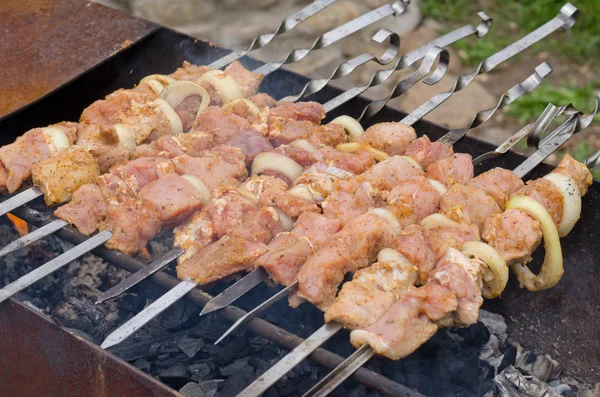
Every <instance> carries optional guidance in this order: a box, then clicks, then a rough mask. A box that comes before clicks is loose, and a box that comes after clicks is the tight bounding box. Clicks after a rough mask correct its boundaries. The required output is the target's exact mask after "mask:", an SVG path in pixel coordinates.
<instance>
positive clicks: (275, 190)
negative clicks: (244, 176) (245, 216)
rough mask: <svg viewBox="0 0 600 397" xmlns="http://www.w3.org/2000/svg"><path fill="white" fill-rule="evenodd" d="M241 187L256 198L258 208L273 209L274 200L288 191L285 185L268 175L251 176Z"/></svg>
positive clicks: (287, 186)
mask: <svg viewBox="0 0 600 397" xmlns="http://www.w3.org/2000/svg"><path fill="white" fill-rule="evenodd" d="M242 187H243V188H244V189H246V190H247V191H249V192H250V193H252V194H253V195H254V196H255V197H256V199H257V205H258V206H259V207H274V206H275V205H274V203H275V199H276V198H277V197H279V196H281V195H282V194H283V193H285V192H286V191H287V190H288V189H289V185H288V184H287V183H285V182H283V181H282V180H281V179H279V178H274V177H272V176H268V175H253V176H252V177H251V178H249V179H248V180H246V181H245V182H244V183H243V184H242Z"/></svg>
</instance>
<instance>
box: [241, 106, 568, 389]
mask: <svg viewBox="0 0 600 397" xmlns="http://www.w3.org/2000/svg"><path fill="white" fill-rule="evenodd" d="M577 118H578V115H572V116H571V117H570V118H569V119H568V120H567V121H565V122H564V123H563V124H561V126H559V127H558V130H559V131H557V133H556V134H555V136H554V138H552V139H551V140H550V141H549V142H547V143H546V145H545V146H542V147H541V148H540V149H538V151H536V152H535V153H534V155H533V156H531V157H530V158H529V159H531V158H533V159H534V160H533V161H528V160H529V159H527V160H525V162H523V164H521V165H520V166H519V167H517V168H516V169H515V171H514V172H515V173H516V174H517V175H519V176H520V177H524V176H525V175H526V174H527V173H529V172H531V171H532V170H533V169H534V168H535V167H537V166H538V165H539V164H541V163H542V162H543V161H544V160H545V159H546V158H547V157H548V156H549V155H550V154H551V153H552V152H553V151H555V150H556V149H557V148H558V147H560V146H562V144H564V143H565V142H566V141H567V140H568V139H569V138H570V137H571V136H572V135H573V133H574V132H575V129H576V128H577ZM526 163H527V165H525V164H526ZM342 328H343V326H342V324H340V323H338V322H335V321H332V322H329V323H326V324H324V325H323V326H322V327H321V328H319V329H318V330H317V331H315V332H314V333H313V334H312V335H311V336H309V337H308V338H307V339H306V340H305V341H304V342H303V343H302V344H301V345H300V346H298V347H297V348H295V349H294V350H292V351H291V352H290V353H288V354H287V355H286V356H285V357H284V358H282V359H281V360H280V361H279V362H278V363H277V364H275V365H274V366H273V367H271V368H270V369H269V370H267V371H266V372H265V373H264V374H262V375H261V376H260V377H259V378H258V379H256V380H255V381H254V382H253V383H251V384H250V385H249V386H248V387H247V388H246V389H244V390H243V391H242V392H241V394H242V395H244V396H245V397H258V396H260V395H261V394H262V393H264V392H265V391H266V390H267V389H268V388H269V387H271V386H272V385H273V384H275V382H277V381H278V380H279V379H280V378H281V377H282V376H283V375H285V374H286V373H288V372H289V371H290V370H291V369H292V368H294V367H295V366H296V365H298V364H299V363H300V362H302V361H303V360H304V359H305V358H306V357H308V356H309V355H310V353H311V352H312V351H314V350H315V349H316V348H317V347H319V346H321V345H322V344H323V343H325V342H326V341H327V340H329V339H330V338H331V337H332V336H333V335H335V334H336V333H337V332H339V330H341V329H342ZM365 350H366V348H365V349H364V350H363V351H361V352H360V353H357V352H355V353H354V354H353V355H352V356H351V357H352V360H351V359H350V358H349V359H347V360H346V361H344V363H342V364H341V365H343V366H344V368H339V367H338V368H339V369H338V368H336V369H335V370H334V371H335V372H336V373H335V374H334V375H332V376H331V377H330V378H328V380H327V381H325V382H324V384H323V385H322V387H326V388H327V390H332V389H333V388H335V387H336V386H337V385H338V384H339V383H341V382H342V381H344V380H345V379H346V378H347V377H348V376H350V375H351V374H352V373H353V372H354V371H356V369H358V368H359V367H360V365H358V363H359V362H360V361H363V362H362V363H361V365H362V364H364V362H366V361H367V360H368V359H369V358H370V357H369V353H367V352H366V351H365ZM369 350H370V349H369ZM355 360H358V361H357V362H356V363H355V362H354V361H355ZM325 383H326V384H325ZM315 387H316V386H315ZM319 387H321V386H319ZM309 392H310V391H309ZM313 392H314V391H313ZM318 395H324V394H318Z"/></svg>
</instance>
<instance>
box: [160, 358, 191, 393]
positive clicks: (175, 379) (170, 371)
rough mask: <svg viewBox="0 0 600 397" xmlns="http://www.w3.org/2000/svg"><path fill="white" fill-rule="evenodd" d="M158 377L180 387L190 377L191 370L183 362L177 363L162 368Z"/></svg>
mask: <svg viewBox="0 0 600 397" xmlns="http://www.w3.org/2000/svg"><path fill="white" fill-rule="evenodd" d="M158 377H159V378H160V380H161V381H163V382H165V383H167V384H169V385H172V387H175V388H177V389H179V388H180V387H181V386H183V385H185V384H186V383H187V382H188V381H189V379H190V372H189V371H188V369H187V367H186V366H185V365H183V364H175V365H173V366H171V367H169V368H166V369H164V370H162V371H161V372H160V373H159V374H158Z"/></svg>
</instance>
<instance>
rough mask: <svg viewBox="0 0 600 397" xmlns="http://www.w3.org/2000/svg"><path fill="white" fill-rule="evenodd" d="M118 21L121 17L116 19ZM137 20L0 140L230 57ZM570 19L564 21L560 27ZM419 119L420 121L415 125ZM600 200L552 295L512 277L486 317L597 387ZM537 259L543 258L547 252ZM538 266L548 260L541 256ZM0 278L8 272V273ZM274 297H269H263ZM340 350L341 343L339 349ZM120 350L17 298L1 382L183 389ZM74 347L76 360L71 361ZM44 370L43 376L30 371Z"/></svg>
mask: <svg viewBox="0 0 600 397" xmlns="http://www.w3.org/2000/svg"><path fill="white" fill-rule="evenodd" d="M98 10H102V11H101V12H100V14H102V13H108V14H110V15H113V13H114V12H113V11H108V10H105V9H103V8H100V7H99V8H98ZM116 15H118V14H116ZM119 18H124V17H122V16H119ZM127 20H129V18H128V19H127ZM131 20H132V21H135V23H137V24H140V25H141V26H145V27H146V29H147V34H138V35H136V37H135V39H136V40H135V42H134V43H132V44H131V45H130V46H128V47H127V48H125V49H123V50H120V51H118V52H117V53H115V54H113V55H111V56H107V57H106V59H104V60H103V61H102V62H101V63H100V64H98V65H96V66H94V67H93V68H91V69H90V70H88V71H86V72H85V73H83V74H81V75H79V76H77V78H75V79H74V80H72V81H70V82H69V83H68V84H65V85H63V86H61V87H60V88H58V89H56V90H54V91H53V92H51V93H50V94H48V95H47V96H45V97H43V98H41V99H39V100H37V101H36V102H35V103H32V104H30V105H29V106H27V107H24V108H23V109H21V110H19V111H17V112H14V113H11V114H9V115H7V116H5V117H4V118H3V119H1V120H0V131H3V135H2V136H0V139H1V140H2V142H0V143H2V144H5V143H9V142H11V141H12V140H13V139H14V138H15V137H16V136H18V135H19V134H20V133H22V132H24V131H26V130H28V129H30V128H33V127H36V126H40V125H47V124H50V123H54V122H58V121H61V120H76V119H78V117H79V114H80V113H81V111H82V110H83V109H84V108H85V107H86V106H87V105H88V104H90V103H91V102H93V101H94V100H96V99H99V98H102V97H104V96H105V95H107V94H109V93H110V92H112V91H114V90H116V89H119V88H122V87H132V86H133V85H135V84H136V83H137V82H139V81H140V79H142V78H143V77H145V76H147V75H150V74H153V73H169V72H171V71H173V70H175V69H176V68H177V67H178V66H180V65H181V64H182V62H183V61H189V62H191V63H194V64H199V65H207V64H210V63H212V62H214V61H217V60H219V59H221V58H222V57H224V56H225V55H227V54H228V53H229V52H228V51H227V50H224V49H220V48H218V47H215V46H214V45H212V44H210V43H207V42H203V41H201V40H197V39H193V38H191V37H188V36H185V35H182V34H179V33H176V32H174V31H171V30H169V29H166V28H162V27H152V28H147V25H144V24H143V23H141V22H139V21H137V20H135V19H131ZM559 22H561V21H558V22H557V21H555V24H556V23H559ZM562 24H568V25H570V24H572V23H571V22H568V20H567V19H563V20H562ZM562 24H561V23H559V24H558V25H557V26H556V28H558V27H560V26H561V25H562ZM567 27H570V26H567ZM142 30H144V29H142ZM481 33H482V34H485V33H484V32H481ZM259 42H261V43H263V45H266V44H268V42H267V41H265V39H264V38H263V39H262V41H259ZM320 45H323V43H321V44H320ZM522 49H523V48H522V47H521V46H518V45H517V46H513V47H512V48H511V50H512V51H514V52H515V53H516V52H518V51H520V50H522ZM243 53H244V54H245V52H240V53H239V54H238V55H242V54H243ZM157 54H160V56H157ZM296 55H297V54H296ZM304 55H306V54H304ZM434 58H435V57H434ZM500 59H501V57H500ZM500 59H499V58H498V57H496V58H494V57H492V59H491V60H490V61H488V62H487V63H486V62H484V63H483V64H482V65H480V67H479V68H477V70H476V72H475V73H473V74H472V75H471V76H466V77H465V76H463V77H461V78H460V79H459V80H458V81H457V84H456V85H455V87H454V88H453V89H452V90H451V91H449V92H448V93H442V94H440V96H438V97H437V98H438V100H439V101H443V100H444V97H446V98H447V97H449V96H450V95H451V94H452V93H453V92H454V91H456V90H460V89H462V88H465V89H467V87H466V86H467V85H468V83H470V81H472V80H473V79H474V78H475V77H476V76H477V75H478V74H480V73H485V72H487V71H490V70H491V69H493V68H494V67H495V66H497V64H498V63H499V62H500ZM242 63H243V64H244V66H246V67H247V68H248V69H250V70H253V69H256V68H259V67H261V66H262V65H263V64H262V63H261V62H258V61H256V60H254V59H252V58H249V57H244V58H242ZM124 71H126V73H124ZM422 77H424V76H422ZM422 77H421V78H422ZM377 78H381V75H378V77H377ZM308 82H309V79H307V78H306V77H304V76H301V75H298V74H295V73H292V72H289V71H286V70H283V69H278V70H275V71H274V72H273V73H272V75H271V76H269V77H268V78H267V79H265V82H264V83H263V85H262V86H261V89H260V91H261V92H266V93H268V94H269V95H271V96H273V97H274V98H278V99H279V98H284V97H286V96H288V95H294V94H297V93H299V92H301V91H302V90H303V89H304V87H305V85H306V84H307V83H308ZM413 84H414V83H413ZM408 88H409V87H406V88H404V89H408ZM507 88H509V87H507ZM340 94H342V91H340V90H338V89H336V88H333V87H331V86H325V87H324V88H323V89H321V90H319V91H318V92H316V93H315V94H314V95H311V96H310V97H308V99H309V100H314V101H317V102H319V103H327V102H328V101H330V100H332V99H333V98H336V97H337V96H338V95H340ZM368 104H369V101H367V100H366V99H364V98H362V97H357V98H356V99H354V100H353V101H351V102H349V103H347V104H344V105H342V106H341V107H339V108H337V109H334V110H332V111H331V112H329V113H328V119H329V120H330V119H333V118H334V117H336V116H338V115H341V114H350V115H357V116H358V115H360V114H361V112H362V111H363V109H365V107H366V106H367V105H368ZM9 109H10V108H9ZM10 110H13V109H10ZM406 116H407V115H406V114H404V113H402V112H399V111H395V110H392V109H391V108H387V107H384V108H382V109H381V111H380V112H379V113H377V114H376V115H374V116H373V117H371V118H368V119H366V120H364V121H363V124H364V125H365V126H369V125H372V124H375V123H377V122H382V121H391V120H394V121H398V120H402V119H404V118H405V117H406ZM420 118H421V117H416V119H420ZM483 121H485V118H484V119H481V120H480V121H477V122H476V123H475V125H477V124H479V123H481V122H483ZM414 127H415V129H416V130H417V131H418V133H419V134H420V135H421V134H426V135H428V136H429V137H430V138H431V139H432V140H433V139H439V138H441V137H442V136H443V135H444V134H446V133H447V132H448V131H447V130H446V129H444V128H443V127H440V126H437V125H435V124H432V123H429V122H425V121H418V122H416V124H414ZM465 132H466V130H465ZM494 149H495V148H494V147H492V146H491V145H489V144H487V143H485V142H482V141H479V140H477V139H474V138H470V137H465V138H464V139H462V140H460V141H458V142H457V143H456V146H455V150H456V152H464V153H469V154H471V155H473V157H476V156H478V155H480V154H482V153H485V152H488V151H491V150H494ZM524 160H525V158H524V157H523V156H520V155H517V154H515V153H512V152H509V153H506V155H504V156H502V157H499V158H497V159H494V160H492V161H488V162H486V163H484V164H483V165H482V166H481V167H480V168H481V171H483V170H485V169H490V168H493V167H498V166H499V167H504V168H508V169H513V168H515V167H516V166H517V165H519V164H520V163H522V162H523V161H524ZM549 170H550V167H549V166H547V165H540V166H539V167H537V168H536V169H535V170H534V171H533V172H532V173H531V174H530V175H528V177H529V178H535V177H538V176H541V175H544V174H545V173H547V172H548V171H549ZM478 171H479V170H478ZM599 200H600V184H598V182H594V184H593V185H592V187H591V188H590V192H589V193H588V195H587V196H586V198H585V199H584V205H583V212H582V216H581V219H580V221H579V222H578V223H577V225H576V227H575V229H574V231H573V232H572V233H571V234H570V235H569V236H568V237H566V238H564V239H562V247H563V253H564V256H565V275H564V276H563V278H562V280H561V282H560V283H559V284H558V285H557V286H555V287H554V288H552V289H549V290H546V291H541V292H537V293H530V292H527V291H525V290H523V289H520V288H519V287H518V283H517V282H516V281H515V278H514V277H513V278H511V280H510V281H509V285H508V287H507V289H506V291H505V292H504V294H503V295H502V297H501V298H500V299H496V300H491V301H486V303H485V306H484V308H486V309H487V310H489V311H491V312H493V313H499V314H502V315H503V316H504V317H505V318H506V319H507V325H508V333H509V336H510V337H511V338H513V339H514V340H516V341H518V342H519V343H521V344H523V345H525V346H527V347H528V348H529V349H531V350H535V351H541V352H548V353H550V354H551V355H552V356H553V357H554V358H555V359H557V360H558V361H559V362H561V363H562V364H563V365H564V366H565V368H566V369H567V370H568V371H569V372H570V373H572V374H574V375H575V376H578V377H580V378H581V379H582V380H584V381H587V382H590V383H591V382H598V381H600V373H598V368H600V356H599V355H598V354H596V353H595V352H596V351H597V350H598V349H599V348H600V345H599V342H598V338H597V336H598V335H597V331H596V330H597V329H598V325H600V324H596V323H597V322H598V320H597V319H596V316H594V315H593V310H594V309H595V307H596V306H597V298H596V296H595V294H594V292H595V289H596V283H595V279H596V277H597V273H598V271H597V269H596V266H595V263H596V262H598V261H599V260H600V254H599V251H598V250H594V249H593V247H594V243H595V240H597V231H596V230H597V229H598V228H597V226H596V225H597V224H598V223H599V222H600V211H599V210H598V206H597V205H596V203H598V201H599ZM11 213H12V214H13V215H16V216H17V217H19V218H21V219H23V220H25V221H26V222H27V223H29V224H31V225H34V226H37V227H39V226H41V225H44V224H48V223H50V222H51V221H52V220H53V219H54V218H53V217H51V216H50V215H49V211H47V210H46V209H45V208H44V207H43V206H42V205H40V203H37V202H32V203H30V204H27V205H25V206H21V207H19V208H17V209H15V210H13V211H11ZM56 236H57V237H59V238H60V239H63V240H65V241H68V242H69V243H72V244H80V243H82V242H84V241H85V240H86V237H85V236H83V235H82V234H80V233H78V232H77V231H76V230H75V229H74V228H71V227H66V228H63V229H61V230H59V231H58V232H56ZM589 247H592V248H589ZM92 252H93V253H94V254H95V255H98V256H99V257H101V258H103V259H105V260H106V261H108V262H110V263H111V264H113V265H115V266H117V267H120V268H122V269H124V270H127V271H129V272H137V271H139V270H140V269H142V268H143V267H144V265H145V263H144V262H142V261H141V260H139V259H136V258H133V257H130V256H127V255H124V254H122V253H118V252H115V251H111V250H108V249H106V248H104V247H100V248H95V249H94V250H93V251H92ZM537 255H538V256H539V253H537ZM536 259H539V258H538V257H537V256H536ZM1 273H2V269H0V274H1ZM149 281H151V282H152V283H155V284H157V285H158V286H160V287H163V288H165V289H171V288H173V287H175V286H176V285H177V284H178V280H177V279H176V278H175V277H173V275H172V273H170V272H169V271H168V270H167V271H158V272H157V273H155V274H154V275H152V276H150V277H149ZM215 288H216V289H215V291H220V290H222V289H223V288H224V286H223V285H217V286H216V287H215ZM211 292H212V291H211ZM265 296H266V295H265V294H264V293H263V294H262V299H264V297H265ZM211 298H212V295H211V294H209V293H207V292H204V291H202V290H200V289H199V288H195V289H193V290H192V291H191V292H190V293H189V294H187V295H186V299H188V300H190V301H191V302H193V303H195V304H198V305H199V306H204V305H205V304H206V303H207V302H208V301H209V300H210V299H211ZM260 298H261V292H260V291H258V292H257V293H256V294H254V297H252V296H249V297H248V300H249V301H250V300H252V299H254V300H256V299H259V300H260ZM243 299H245V298H243ZM243 299H242V301H243ZM245 303H249V305H248V307H250V308H251V307H253V305H254V306H255V302H240V304H245ZM236 304H237V303H236ZM289 310H291V309H289ZM307 310H308V311H307V312H306V313H308V314H309V315H310V316H311V317H312V319H311V320H310V321H308V323H306V324H297V326H305V327H306V328H305V329H303V330H300V331H298V333H301V334H302V335H303V336H308V335H310V334H311V333H312V332H313V331H315V330H316V329H317V328H318V327H319V326H320V325H321V324H322V322H321V321H322V320H321V318H322V315H321V314H320V312H318V311H316V310H312V311H311V309H307ZM245 314H246V313H245V312H244V311H243V310H241V309H238V308H237V307H234V306H229V307H226V308H224V309H223V310H221V311H220V312H219V315H220V316H223V317H224V318H226V319H227V320H229V321H232V322H233V321H237V320H238V319H240V318H241V317H242V316H244V315H245ZM319 322H321V323H319ZM565 325H568V326H565ZM246 327H247V328H248V329H249V330H250V331H251V332H253V333H256V334H258V335H260V336H262V337H264V338H266V339H268V340H270V341H272V342H274V343H276V344H278V345H280V346H281V347H283V348H285V349H290V350H291V349H293V348H294V347H296V346H297V345H299V344H300V343H301V342H302V338H300V337H299V336H297V335H295V334H294V332H289V330H285V329H283V328H282V327H278V326H276V325H273V324H271V323H270V322H269V321H266V320H263V319H260V318H254V319H252V320H251V321H250V322H248V324H247V325H246ZM343 338H345V339H346V340H347V339H348V338H347V335H344V336H343ZM333 347H334V348H335V347H337V345H334V346H333ZM119 349H121V350H119ZM123 349H125V347H119V346H116V347H114V348H111V349H109V351H103V350H101V349H100V348H99V347H97V346H95V345H94V344H93V343H90V342H88V341H85V340H84V339H83V338H80V337H76V336H74V335H73V334H69V333H68V332H67V331H65V330H63V329H61V328H59V327H57V326H56V325H54V324H51V323H50V322H49V321H48V319H47V318H45V317H43V316H41V315H40V314H39V313H37V312H36V311H35V310H32V309H31V308H29V307H27V306H25V305H23V304H22V303H19V302H18V300H17V299H15V298H11V299H10V300H9V301H7V302H4V303H2V304H0V351H1V352H2V357H3V359H1V360H0V374H2V375H0V386H2V389H3V390H4V393H6V395H36V394H41V393H45V394H50V395H67V394H72V395H102V394H108V395H128V396H133V395H140V396H141V395H150V394H151V395H165V396H168V395H177V393H176V392H175V391H173V390H172V389H170V388H168V387H167V386H165V385H164V384H161V383H160V382H157V381H155V380H154V379H152V378H151V377H149V376H147V375H146V374H144V373H142V372H141V371H139V370H137V369H135V368H134V367H132V366H131V365H128V364H126V363H125V362H124V361H122V360H120V359H118V358H117V357H115V355H113V354H111V352H113V353H114V354H116V355H119V354H121V353H123ZM332 350H333V351H330V350H329V349H325V348H322V347H320V348H318V349H316V350H315V351H314V352H313V353H312V354H311V355H310V359H312V360H314V361H315V362H316V363H318V364H320V365H322V366H323V367H326V368H329V369H333V368H334V367H336V366H338V365H339V364H341V363H342V362H343V360H344V359H343V358H342V356H341V355H338V354H342V352H339V351H335V349H332ZM73 352H77V353H76V354H73ZM590 352H591V354H590ZM343 355H344V356H347V355H348V354H347V352H343ZM16 363H19V365H16ZM48 368H51V369H52V371H49V370H48ZM34 371H35V372H34ZM40 372H41V373H43V375H44V376H37V375H32V374H34V373H40ZM31 377H35V380H34V381H32V379H31ZM353 379H354V380H355V381H357V382H359V383H361V384H363V385H365V386H367V387H369V388H374V389H375V390H377V391H378V392H380V393H382V394H384V395H390V396H400V395H405V396H413V395H414V396H418V395H420V394H419V392H418V391H416V390H413V389H411V387H410V386H407V385H406V384H402V383H403V382H398V381H397V380H395V379H390V377H388V376H384V374H383V371H377V370H371V369H367V368H360V369H358V370H357V371H356V372H355V373H354V374H353ZM81 380H86V381H88V382H87V383H88V384H86V385H83V384H81V383H80V382H81ZM92 380H93V381H92Z"/></svg>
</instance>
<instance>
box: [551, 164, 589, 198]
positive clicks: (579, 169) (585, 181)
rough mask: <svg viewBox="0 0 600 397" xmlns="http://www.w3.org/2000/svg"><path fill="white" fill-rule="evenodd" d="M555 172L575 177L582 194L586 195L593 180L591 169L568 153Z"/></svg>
mask: <svg viewBox="0 0 600 397" xmlns="http://www.w3.org/2000/svg"><path fill="white" fill-rule="evenodd" d="M554 172H558V173H559V174H563V175H566V176H568V177H569V178H571V179H573V180H574V181H575V183H577V187H578V188H579V192H580V193H581V196H584V195H585V194H586V193H587V191H588V188H589V187H590V186H591V185H592V182H593V179H592V173H591V172H590V170H589V169H588V168H587V167H586V166H585V165H584V164H582V163H580V162H579V161H577V160H575V159H574V158H573V157H571V156H569V155H568V154H565V155H564V156H563V158H562V159H561V160H560V163H559V164H558V167H556V169H555V170H554Z"/></svg>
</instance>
